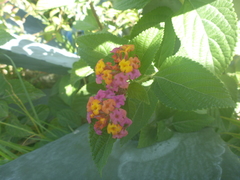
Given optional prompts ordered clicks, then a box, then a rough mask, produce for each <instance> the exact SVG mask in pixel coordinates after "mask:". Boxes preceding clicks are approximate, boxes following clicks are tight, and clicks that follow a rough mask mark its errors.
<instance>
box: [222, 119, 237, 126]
mask: <svg viewBox="0 0 240 180" xmlns="http://www.w3.org/2000/svg"><path fill="white" fill-rule="evenodd" d="M222 118H223V119H226V120H228V121H230V122H231V123H232V124H234V125H236V126H238V127H239V128H240V121H239V120H236V119H233V118H227V117H222Z"/></svg>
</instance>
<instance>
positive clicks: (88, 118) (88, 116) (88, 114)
mask: <svg viewBox="0 0 240 180" xmlns="http://www.w3.org/2000/svg"><path fill="white" fill-rule="evenodd" d="M91 114H92V112H87V121H88V123H89V124H90V123H91V122H92V121H91V117H90V115H91Z"/></svg>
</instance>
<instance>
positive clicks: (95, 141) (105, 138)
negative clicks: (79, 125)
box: [89, 123, 116, 174]
mask: <svg viewBox="0 0 240 180" xmlns="http://www.w3.org/2000/svg"><path fill="white" fill-rule="evenodd" d="M93 126H94V124H93V123H92V124H90V126H89V128H90V129H89V140H90V148H91V152H92V157H93V161H94V162H95V164H96V165H97V168H98V170H99V172H100V174H101V173H102V169H103V167H104V166H105V164H106V163H107V159H108V156H109V155H110V154H111V152H112V147H113V144H114V142H115V141H116V139H113V138H112V135H111V134H107V131H106V130H105V131H103V133H102V135H98V134H96V132H95V131H94V128H93Z"/></svg>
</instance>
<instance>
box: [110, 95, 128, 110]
mask: <svg viewBox="0 0 240 180" xmlns="http://www.w3.org/2000/svg"><path fill="white" fill-rule="evenodd" d="M113 99H114V100H115V102H116V108H120V107H121V106H123V105H124V104H125V101H126V97H125V96H124V95H123V94H120V95H116V96H114V97H113Z"/></svg>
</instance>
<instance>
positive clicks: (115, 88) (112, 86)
mask: <svg viewBox="0 0 240 180" xmlns="http://www.w3.org/2000/svg"><path fill="white" fill-rule="evenodd" d="M106 88H107V89H108V90H111V91H114V92H117V91H118V88H119V85H118V84H117V83H116V81H114V80H113V81H112V83H111V84H108V85H106Z"/></svg>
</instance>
